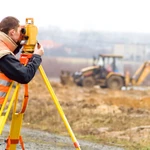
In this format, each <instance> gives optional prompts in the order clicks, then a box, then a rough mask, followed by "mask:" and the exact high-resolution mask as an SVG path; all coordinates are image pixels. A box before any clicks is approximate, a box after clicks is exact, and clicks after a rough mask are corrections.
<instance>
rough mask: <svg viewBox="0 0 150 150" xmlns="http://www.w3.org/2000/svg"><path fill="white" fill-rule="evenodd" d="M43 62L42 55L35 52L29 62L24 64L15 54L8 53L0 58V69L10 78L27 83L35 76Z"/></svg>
mask: <svg viewBox="0 0 150 150" xmlns="http://www.w3.org/2000/svg"><path fill="white" fill-rule="evenodd" d="M41 62H42V59H41V56H40V55H37V54H33V56H32V58H31V59H30V60H29V63H28V64H27V65H26V66H24V65H23V64H21V63H20V61H19V60H18V59H16V57H15V56H13V55H12V54H8V55H6V56H4V57H2V58H1V59H0V70H1V72H3V73H4V74H5V75H6V76H7V77H8V78H10V79H12V80H14V81H17V82H19V83H21V84H27V83H28V82H30V81H31V79H32V78H33V77H34V75H35V73H36V71H37V69H38V67H39V65H40V64H41Z"/></svg>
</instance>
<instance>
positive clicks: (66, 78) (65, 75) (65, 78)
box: [60, 70, 75, 85]
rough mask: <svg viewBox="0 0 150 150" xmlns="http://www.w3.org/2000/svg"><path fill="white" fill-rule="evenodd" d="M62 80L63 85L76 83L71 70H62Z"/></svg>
mask: <svg viewBox="0 0 150 150" xmlns="http://www.w3.org/2000/svg"><path fill="white" fill-rule="evenodd" d="M60 82H61V84H63V85H73V84H75V83H74V81H73V77H72V75H71V73H70V71H64V70H62V71H61V74H60Z"/></svg>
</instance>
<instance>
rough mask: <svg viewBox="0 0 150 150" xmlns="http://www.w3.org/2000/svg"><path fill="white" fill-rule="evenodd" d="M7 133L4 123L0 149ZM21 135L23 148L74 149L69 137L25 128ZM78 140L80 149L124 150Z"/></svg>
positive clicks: (41, 149) (7, 129)
mask: <svg viewBox="0 0 150 150" xmlns="http://www.w3.org/2000/svg"><path fill="white" fill-rule="evenodd" d="M8 133H9V126H7V125H5V128H4V131H3V133H2V135H1V136H0V150H5V146H6V145H5V143H4V140H5V139H6V138H7V136H8ZM21 135H22V137H23V140H24V143H25V150H75V148H74V146H73V142H72V140H71V138H70V137H64V136H59V135H55V134H50V133H48V132H44V131H38V130H33V129H32V130H31V129H26V128H22V133H21ZM78 142H79V143H80V147H81V150H124V149H123V148H119V147H112V146H106V145H100V144H95V143H91V142H88V141H83V140H78ZM17 150H21V147H20V145H19V144H18V145H17Z"/></svg>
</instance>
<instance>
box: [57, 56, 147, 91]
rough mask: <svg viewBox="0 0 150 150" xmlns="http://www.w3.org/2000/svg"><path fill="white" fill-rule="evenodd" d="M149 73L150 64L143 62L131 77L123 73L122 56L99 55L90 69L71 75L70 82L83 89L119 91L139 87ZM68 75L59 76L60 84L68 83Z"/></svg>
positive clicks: (127, 73)
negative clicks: (129, 87)
mask: <svg viewBox="0 0 150 150" xmlns="http://www.w3.org/2000/svg"><path fill="white" fill-rule="evenodd" d="M149 72H150V63H149V62H145V63H143V64H142V66H141V67H139V69H138V70H137V71H136V72H135V74H134V75H133V76H132V77H131V76H130V73H129V72H128V71H127V72H125V71H124V64H123V56H121V55H110V54H100V55H99V56H98V58H97V59H94V63H93V65H92V66H90V67H86V68H83V69H81V70H80V71H77V72H75V73H73V74H72V75H71V76H72V81H73V82H74V83H75V84H76V85H78V86H83V87H93V86H95V85H99V86H100V87H101V88H109V89H114V90H120V89H122V87H124V86H126V87H127V86H136V85H140V84H141V83H142V82H143V81H144V80H145V79H146V77H147V76H148V74H149ZM69 78H70V73H68V72H67V73H65V71H63V74H61V77H60V79H61V82H62V83H63V84H64V83H67V82H69Z"/></svg>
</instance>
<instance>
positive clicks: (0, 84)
mask: <svg viewBox="0 0 150 150" xmlns="http://www.w3.org/2000/svg"><path fill="white" fill-rule="evenodd" d="M16 47H17V45H16V43H15V42H14V41H12V40H11V39H10V38H9V37H8V36H7V35H6V34H5V33H3V32H0V58H2V57H3V56H5V55H8V54H12V55H14V54H13V51H14V50H15V48H16ZM11 83H12V80H11V79H9V78H8V77H6V76H5V74H4V73H2V72H1V71H0V105H2V104H3V102H4V99H5V96H6V94H7V92H8V90H9V87H10V85H11Z"/></svg>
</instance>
